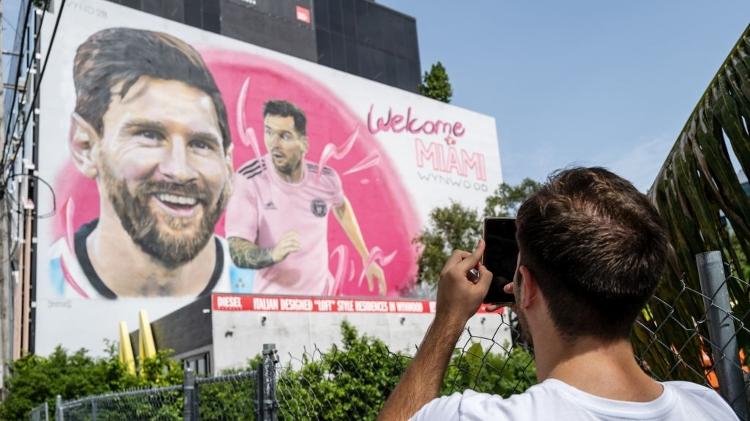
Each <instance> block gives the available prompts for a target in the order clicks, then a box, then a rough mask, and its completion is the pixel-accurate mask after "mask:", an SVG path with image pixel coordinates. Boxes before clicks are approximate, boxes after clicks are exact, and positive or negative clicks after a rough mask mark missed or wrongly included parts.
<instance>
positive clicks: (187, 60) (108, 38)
mask: <svg viewBox="0 0 750 421" xmlns="http://www.w3.org/2000/svg"><path fill="white" fill-rule="evenodd" d="M143 76H148V77H152V78H154V79H162V80H176V81H179V82H183V83H185V84H188V85H190V86H192V87H194V88H196V89H199V90H201V91H203V92H205V93H206V95H208V96H209V97H210V98H211V101H212V102H213V104H214V108H215V109H216V117H217V120H218V122H219V129H220V130H221V135H222V138H223V139H222V140H223V145H224V151H225V153H226V151H227V149H228V147H229V145H230V144H231V143H232V140H231V138H230V134H229V127H228V123H227V111H226V107H225V106H224V101H223V100H222V98H221V93H220V92H219V89H218V87H217V86H216V82H215V81H214V78H213V76H211V73H210V72H209V71H208V68H207V67H206V63H205V62H204V61H203V59H202V58H201V56H200V54H198V52H197V51H196V50H195V49H194V48H193V47H191V46H190V45H188V44H187V43H185V42H184V41H182V40H180V39H178V38H176V37H173V36H172V35H168V34H165V33H162V32H154V31H146V30H142V29H131V28H110V29H105V30H102V31H99V32H97V33H95V34H93V35H91V36H90V37H89V38H88V39H87V40H86V41H85V42H84V43H83V44H81V45H80V46H79V47H78V51H77V52H76V56H75V61H74V64H73V81H74V83H75V89H76V108H75V110H76V113H78V115H79V116H81V117H83V119H84V120H86V121H87V122H88V123H89V124H91V126H92V127H93V128H94V129H95V130H96V131H97V133H99V135H101V134H102V132H103V131H104V127H103V126H104V123H103V121H102V117H103V116H104V113H105V112H106V111H107V109H109V104H110V102H111V100H112V95H119V96H120V97H121V98H123V97H125V95H127V93H128V90H129V89H130V88H131V87H132V86H133V84H135V83H136V82H137V81H138V79H140V78H141V77H143ZM121 82H122V87H121V89H120V91H119V92H114V93H113V92H112V89H113V88H114V87H115V86H116V85H117V84H118V83H121Z"/></svg>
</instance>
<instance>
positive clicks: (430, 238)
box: [414, 201, 482, 285]
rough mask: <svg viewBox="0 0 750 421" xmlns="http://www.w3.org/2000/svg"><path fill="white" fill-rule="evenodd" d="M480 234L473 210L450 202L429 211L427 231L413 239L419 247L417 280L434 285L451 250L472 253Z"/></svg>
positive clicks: (477, 216)
mask: <svg viewBox="0 0 750 421" xmlns="http://www.w3.org/2000/svg"><path fill="white" fill-rule="evenodd" d="M481 235H482V220H481V219H480V217H479V214H478V213H477V211H476V210H475V209H469V208H467V207H464V206H463V205H461V204H460V203H458V202H454V201H451V204H450V206H446V207H439V208H435V209H433V210H432V211H431V212H430V220H429V224H428V226H427V228H426V229H425V230H423V231H422V233H421V234H420V235H419V236H418V237H417V238H416V239H415V240H414V242H415V243H418V244H421V246H422V254H421V255H420V256H419V260H418V262H417V263H418V265H419V275H418V276H419V278H418V279H419V281H420V282H427V283H428V284H430V285H436V284H437V282H438V280H439V279H440V270H441V269H442V268H443V264H444V263H445V261H446V259H448V256H450V254H451V253H452V252H453V250H457V249H461V250H473V249H474V247H475V246H476V244H477V242H478V241H479V238H480V237H481Z"/></svg>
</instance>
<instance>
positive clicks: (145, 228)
mask: <svg viewBox="0 0 750 421" xmlns="http://www.w3.org/2000/svg"><path fill="white" fill-rule="evenodd" d="M103 179H104V183H105V185H106V187H107V192H108V197H109V201H110V203H112V207H113V208H114V210H115V212H116V213H117V216H118V217H119V219H120V224H121V225H122V227H123V229H125V232H127V233H128V235H129V236H130V238H131V239H132V240H133V242H134V243H135V244H136V245H137V246H138V247H139V248H140V249H141V250H142V251H143V252H144V253H146V254H148V255H149V256H151V257H153V258H154V259H156V260H157V261H159V262H160V263H161V264H162V265H164V266H165V267H167V268H175V267H178V266H180V265H183V264H185V263H187V262H189V261H190V260H192V259H194V258H195V257H196V256H197V255H198V253H199V252H200V251H201V250H203V248H204V247H205V246H206V244H207V243H208V241H209V240H210V239H211V238H212V237H213V231H214V227H215V226H216V222H217V221H218V220H219V217H220V216H221V213H222V212H223V211H224V207H225V205H226V202H227V200H228V198H229V189H228V187H227V185H225V186H224V187H223V189H222V191H221V193H220V194H219V197H218V198H217V199H216V202H215V203H213V204H211V203H210V200H211V194H210V193H209V192H207V191H206V189H201V188H199V187H198V186H197V185H196V184H195V183H189V184H181V183H170V182H165V181H146V182H144V183H142V184H141V185H139V186H138V187H137V188H136V191H135V193H132V194H131V193H130V191H129V190H128V187H127V184H126V182H125V181H124V180H118V179H115V178H114V177H113V176H112V175H111V172H110V171H109V169H105V170H104V171H103ZM159 193H169V194H176V195H180V196H188V197H194V198H196V199H197V201H198V204H200V205H201V207H202V208H203V213H202V216H201V219H200V221H199V224H198V227H196V228H192V229H191V225H192V223H193V220H192V218H190V219H188V218H179V217H173V216H169V215H162V217H161V219H162V220H163V223H165V224H166V225H167V226H168V227H169V229H168V230H167V229H161V228H159V221H158V219H157V216H156V215H154V211H153V210H152V209H151V206H150V205H149V202H150V199H151V198H152V197H154V196H155V195H156V194H159ZM170 231H173V232H176V233H177V234H176V235H175V234H172V233H170ZM190 231H192V234H190Z"/></svg>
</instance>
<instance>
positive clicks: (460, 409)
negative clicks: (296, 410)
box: [411, 379, 738, 421]
mask: <svg viewBox="0 0 750 421" xmlns="http://www.w3.org/2000/svg"><path fill="white" fill-rule="evenodd" d="M661 384H662V385H663V386H664V392H663V393H662V394H661V396H659V397H658V398H657V399H655V400H653V401H651V402H626V401H617V400H612V399H605V398H600V397H598V396H594V395H591V394H589V393H586V392H583V391H581V390H578V389H576V388H574V387H573V386H570V385H568V384H566V383H563V382H562V381H560V380H556V379H547V380H545V381H544V382H542V383H540V384H537V385H534V386H532V387H530V388H529V389H528V390H527V391H526V392H524V393H521V394H518V395H513V396H511V397H510V398H508V399H503V398H502V397H500V396H497V395H489V394H486V393H477V392H474V391H472V390H467V391H466V392H464V393H458V392H456V393H454V394H452V395H450V396H443V397H441V398H437V399H434V400H432V401H431V402H429V403H428V404H426V405H425V406H423V407H422V409H420V410H419V411H418V412H417V413H416V414H414V416H413V417H412V418H411V419H412V420H417V421H419V420H446V421H448V420H467V421H468V420H471V421H473V420H498V421H500V420H512V421H527V420H575V421H588V420H597V421H599V420H654V421H656V420H659V421H684V420H688V421H704V420H706V421H707V420H711V421H714V420H737V419H738V418H737V416H736V415H735V414H734V412H733V411H732V409H731V408H730V407H729V405H728V404H727V403H726V402H725V401H724V400H723V399H722V398H721V396H719V394H717V393H716V392H714V391H713V390H711V389H708V388H706V387H703V386H699V385H697V384H695V383H689V382H680V381H674V382H663V383H661Z"/></svg>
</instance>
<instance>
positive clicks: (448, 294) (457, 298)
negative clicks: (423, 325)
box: [435, 240, 492, 329]
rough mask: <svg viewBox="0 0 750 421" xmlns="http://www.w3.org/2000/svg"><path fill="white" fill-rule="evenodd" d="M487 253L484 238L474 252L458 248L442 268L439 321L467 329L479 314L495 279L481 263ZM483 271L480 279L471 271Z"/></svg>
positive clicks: (438, 309)
mask: <svg viewBox="0 0 750 421" xmlns="http://www.w3.org/2000/svg"><path fill="white" fill-rule="evenodd" d="M483 253H484V240H480V241H479V244H478V245H477V248H476V250H474V252H473V253H469V252H468V251H463V250H457V251H455V252H454V253H453V255H452V256H451V257H449V258H448V260H447V261H446V262H445V265H444V266H443V269H442V270H441V271H440V281H439V283H438V293H437V305H436V307H437V308H436V310H435V321H436V322H441V323H448V324H450V325H451V326H454V327H456V328H459V329H463V327H464V325H465V324H466V322H467V321H468V320H469V318H471V316H473V315H474V313H476V311H477V309H478V308H479V306H480V305H481V304H482V300H483V299H484V297H485V296H486V295H487V290H488V289H489V287H490V282H492V273H491V272H490V271H489V270H487V268H486V267H484V265H482V264H481V263H480V260H481V259H482V254H483ZM473 268H476V269H478V270H479V279H478V280H476V282H474V281H472V280H471V279H469V276H468V272H469V270H471V269H473Z"/></svg>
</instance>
